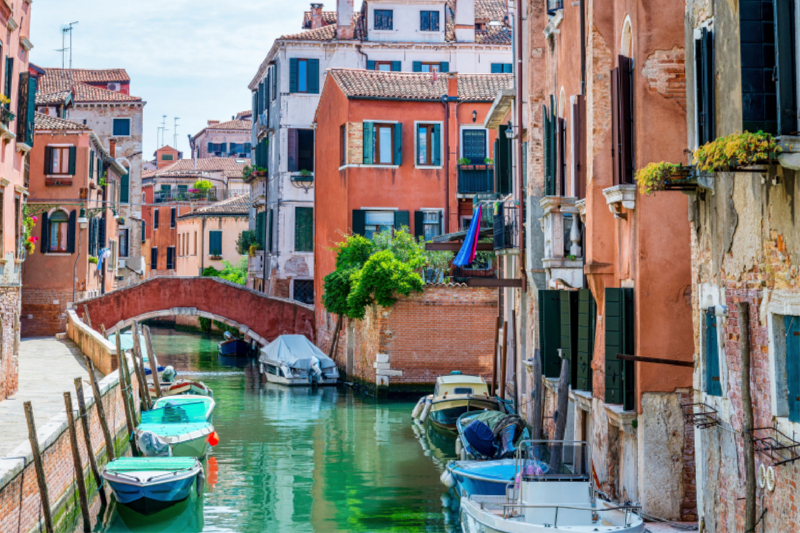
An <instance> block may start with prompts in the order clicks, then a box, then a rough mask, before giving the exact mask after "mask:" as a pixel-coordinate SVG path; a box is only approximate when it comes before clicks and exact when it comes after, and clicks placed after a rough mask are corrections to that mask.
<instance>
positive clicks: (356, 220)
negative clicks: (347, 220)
mask: <svg viewBox="0 0 800 533" xmlns="http://www.w3.org/2000/svg"><path fill="white" fill-rule="evenodd" d="M366 214H367V212H366V211H362V210H360V209H353V235H364V234H365V233H366V230H365V226H366Z"/></svg>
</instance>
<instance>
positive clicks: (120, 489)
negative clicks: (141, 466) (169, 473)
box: [108, 478, 197, 516]
mask: <svg viewBox="0 0 800 533" xmlns="http://www.w3.org/2000/svg"><path fill="white" fill-rule="evenodd" d="M196 482H197V481H196V478H190V479H187V480H181V481H179V482H175V483H173V484H172V486H171V487H162V486H161V485H158V486H156V487H152V488H150V487H148V488H143V487H134V486H132V485H125V484H123V483H117V482H113V481H109V483H108V484H109V485H110V486H111V490H112V491H114V497H115V498H116V500H117V503H120V504H121V505H124V506H125V507H127V508H128V509H131V510H132V511H136V512H137V513H139V514H142V515H145V516H149V515H152V514H155V513H159V512H161V511H163V510H164V509H167V508H169V507H172V506H173V505H175V504H178V503H180V502H182V501H184V500H186V499H187V498H189V496H190V495H191V493H192V490H193V489H194V486H195V483H196Z"/></svg>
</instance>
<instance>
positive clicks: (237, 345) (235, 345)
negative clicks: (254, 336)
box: [217, 331, 252, 356]
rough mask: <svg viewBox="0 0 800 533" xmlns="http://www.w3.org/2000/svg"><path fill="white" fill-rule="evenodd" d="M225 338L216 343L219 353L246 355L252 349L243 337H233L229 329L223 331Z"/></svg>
mask: <svg viewBox="0 0 800 533" xmlns="http://www.w3.org/2000/svg"><path fill="white" fill-rule="evenodd" d="M224 336H225V340H224V341H220V342H219V343H218V344H217V349H218V350H219V353H220V354H221V355H227V356H234V355H236V356H248V355H250V352H251V351H252V350H251V349H250V344H249V343H248V342H247V341H245V340H244V339H237V338H234V336H233V335H231V333H230V332H229V331H226V332H225V335H224Z"/></svg>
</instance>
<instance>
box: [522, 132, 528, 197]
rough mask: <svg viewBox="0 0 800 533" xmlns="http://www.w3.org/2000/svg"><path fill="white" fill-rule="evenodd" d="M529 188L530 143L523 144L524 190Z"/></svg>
mask: <svg viewBox="0 0 800 533" xmlns="http://www.w3.org/2000/svg"><path fill="white" fill-rule="evenodd" d="M527 188H528V143H527V142H524V143H522V190H523V191H525V190H527Z"/></svg>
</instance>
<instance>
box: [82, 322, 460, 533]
mask: <svg viewBox="0 0 800 533" xmlns="http://www.w3.org/2000/svg"><path fill="white" fill-rule="evenodd" d="M152 332H153V333H154V337H153V348H154V350H155V352H156V353H157V354H158V357H159V363H160V364H162V365H168V364H169V365H172V366H173V367H175V369H176V370H178V373H179V376H180V377H191V378H192V379H196V380H202V381H204V382H205V383H206V384H207V385H209V386H210V387H211V388H212V389H213V391H214V399H215V400H216V402H217V406H216V410H215V411H214V426H215V429H216V431H217V433H218V434H219V437H220V443H219V444H218V445H217V446H216V447H215V448H213V451H212V453H211V456H210V457H209V459H208V460H207V464H206V485H205V493H204V495H203V497H202V498H191V499H190V500H187V501H186V502H184V503H182V504H180V505H178V506H176V507H174V508H172V509H170V510H169V511H166V512H164V513H162V514H161V515H159V516H158V517H157V518H153V517H146V518H145V517H141V516H139V515H135V514H132V513H131V512H130V511H128V510H126V509H125V508H123V507H121V506H113V505H111V506H109V507H108V508H107V509H104V510H102V511H101V516H100V519H99V522H98V524H97V527H96V531H109V532H127V531H136V532H145V531H147V532H156V531H165V532H173V531H174V532H176V533H177V532H183V531H185V532H194V531H208V532H265V531H270V532H273V531H274V532H287V533H289V532H292V533H294V532H338V531H354V532H362V531H363V532H372V531H375V532H380V531H392V532H394V531H409V532H417V531H426V532H439V531H441V532H447V533H455V532H459V531H461V529H460V526H459V523H458V514H457V512H455V511H454V509H453V508H454V506H455V503H454V502H453V501H451V499H450V498H449V497H448V496H447V494H446V489H445V487H444V486H443V485H442V484H441V482H440V481H439V476H440V475H441V473H442V470H443V467H444V464H445V463H446V462H447V460H449V459H451V458H453V456H454V450H453V443H452V442H449V441H444V442H443V441H441V440H440V439H438V438H436V437H433V436H428V435H426V434H425V433H423V432H421V431H420V430H419V429H417V428H415V427H413V426H412V424H411V417H410V413H411V410H412V409H413V407H414V402H413V401H410V400H409V401H379V400H375V399H372V398H369V397H365V396H363V395H361V394H359V393H357V392H354V391H353V390H352V389H350V388H348V387H328V388H321V389H313V390H312V389H311V388H308V387H301V388H288V387H283V386H279V385H274V384H271V383H269V384H268V383H265V382H264V383H262V381H261V379H260V378H259V375H258V367H257V366H254V365H246V366H244V367H236V366H228V365H226V364H225V361H220V359H219V357H218V355H217V349H216V343H217V342H218V340H219V338H218V337H211V336H203V335H197V334H190V333H184V332H178V331H174V330H171V329H163V328H153V329H152ZM126 511H127V512H126Z"/></svg>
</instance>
